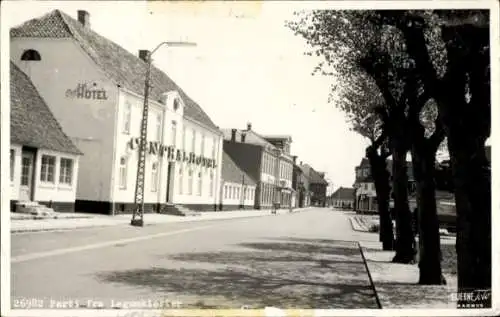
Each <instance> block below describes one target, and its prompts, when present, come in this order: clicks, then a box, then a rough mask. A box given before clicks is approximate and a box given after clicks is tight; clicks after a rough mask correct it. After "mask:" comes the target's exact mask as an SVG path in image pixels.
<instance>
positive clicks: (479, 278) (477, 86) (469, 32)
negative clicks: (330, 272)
mask: <svg viewBox="0 0 500 317" xmlns="http://www.w3.org/2000/svg"><path fill="white" fill-rule="evenodd" d="M296 17H297V18H296V19H294V21H289V22H287V26H288V27H289V28H290V29H292V30H293V31H294V32H295V33H296V34H298V35H300V36H302V37H304V38H305V39H306V41H307V43H308V44H309V45H310V47H311V48H312V50H311V51H309V52H307V54H309V55H312V54H316V55H317V56H320V57H323V59H322V60H323V62H321V63H320V64H319V65H318V67H317V68H316V69H315V73H320V74H322V75H325V76H334V77H335V78H336V79H337V80H336V83H335V84H334V85H332V91H331V94H330V98H329V99H330V100H331V101H335V104H336V105H337V106H338V107H339V108H340V109H341V110H342V111H344V112H345V113H346V115H347V117H348V118H349V120H350V122H351V124H352V128H353V130H354V131H356V132H358V133H360V134H361V135H363V136H365V137H367V138H369V139H370V140H371V145H370V146H369V147H368V148H367V149H366V156H367V158H368V159H369V161H370V165H371V172H372V175H373V177H374V181H375V188H376V194H377V201H378V209H379V210H378V211H379V214H380V224H381V230H380V232H381V241H382V244H383V248H384V250H393V249H394V250H395V256H394V258H393V261H394V262H398V263H412V262H413V261H414V260H415V259H414V258H415V254H416V250H415V237H414V233H413V230H412V224H411V212H410V209H409V207H408V205H409V204H408V189H407V182H408V179H407V170H406V169H407V166H406V165H407V163H406V157H407V153H411V157H412V163H413V164H412V166H413V172H414V176H415V180H416V183H417V191H416V197H417V206H418V221H417V223H418V224H419V226H418V233H419V248H418V253H419V259H418V262H419V270H420V279H419V283H420V284H442V283H445V280H444V278H443V276H442V272H441V261H440V256H441V253H440V237H439V223H438V217H437V211H436V197H435V190H436V182H435V175H436V173H437V172H439V173H441V174H443V173H445V172H444V171H443V170H442V169H440V170H439V171H436V165H435V162H436V152H437V150H438V148H439V146H440V145H442V144H445V146H446V147H447V148H448V151H449V154H450V162H451V178H452V184H449V182H448V183H447V184H445V185H446V186H447V188H449V189H451V188H453V191H454V193H455V202H456V212H457V242H456V251H457V259H458V264H457V265H458V267H457V274H458V288H459V291H464V290H470V289H476V290H479V289H491V198H490V197H491V186H490V181H491V175H490V169H489V163H488V161H487V158H486V154H485V142H486V140H487V138H488V137H489V135H490V126H491V123H490V108H491V104H490V56H489V11H487V10H432V11H429V10H428V11H422V10H420V11H418V10H391V11H383V10H382V11H355V10H349V11H347V10H346V11H334V10H316V11H307V12H297V13H296ZM445 139H446V142H445V143H443V141H444V140H445ZM389 156H392V160H393V167H392V168H393V170H392V175H393V180H392V186H393V193H394V208H395V220H396V239H395V241H394V237H393V234H392V222H391V217H390V215H389V193H390V185H389V173H388V171H387V165H386V159H387V158H388V157H389ZM445 183H446V182H445ZM438 185H440V186H441V185H443V184H438Z"/></svg>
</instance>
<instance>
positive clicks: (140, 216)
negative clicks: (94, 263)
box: [130, 42, 196, 227]
mask: <svg viewBox="0 0 500 317" xmlns="http://www.w3.org/2000/svg"><path fill="white" fill-rule="evenodd" d="M163 45H167V46H196V44H195V43H191V42H161V43H160V44H158V45H157V46H156V47H155V49H154V50H152V51H151V52H149V53H148V54H147V56H146V63H147V68H146V79H145V81H144V105H143V109H142V121H141V136H140V144H139V159H138V161H137V177H136V182H135V198H134V205H135V206H134V211H133V214H132V220H131V221H130V224H131V225H132V226H139V227H142V226H144V179H145V168H146V145H147V134H148V111H149V89H150V88H151V85H150V81H151V63H152V60H151V56H152V55H153V53H154V52H156V51H157V50H158V49H159V48H160V47H161V46H163ZM136 217H137V218H136Z"/></svg>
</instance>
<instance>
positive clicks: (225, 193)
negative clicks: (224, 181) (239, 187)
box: [224, 185, 227, 199]
mask: <svg viewBox="0 0 500 317" xmlns="http://www.w3.org/2000/svg"><path fill="white" fill-rule="evenodd" d="M224 198H225V199H227V185H224Z"/></svg>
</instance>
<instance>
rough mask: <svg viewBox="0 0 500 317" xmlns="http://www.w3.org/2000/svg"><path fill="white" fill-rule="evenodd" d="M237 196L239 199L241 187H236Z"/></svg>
mask: <svg viewBox="0 0 500 317" xmlns="http://www.w3.org/2000/svg"><path fill="white" fill-rule="evenodd" d="M236 198H237V199H239V198H240V188H239V187H236Z"/></svg>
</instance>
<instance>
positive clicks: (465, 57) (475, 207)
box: [440, 26, 491, 307]
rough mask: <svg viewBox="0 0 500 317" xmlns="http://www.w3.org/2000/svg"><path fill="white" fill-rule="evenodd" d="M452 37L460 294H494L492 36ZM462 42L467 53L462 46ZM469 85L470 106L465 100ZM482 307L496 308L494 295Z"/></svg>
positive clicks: (448, 99) (450, 102)
mask: <svg viewBox="0 0 500 317" xmlns="http://www.w3.org/2000/svg"><path fill="white" fill-rule="evenodd" d="M453 33H455V34H460V39H459V40H458V39H456V38H455V39H454V41H451V43H452V44H449V45H447V52H448V60H449V69H450V71H449V76H447V77H446V78H445V81H444V89H443V90H442V93H441V95H440V102H441V105H440V106H441V107H442V109H443V110H445V111H444V112H443V113H444V117H443V123H444V126H445V128H446V132H447V133H446V134H447V137H448V150H449V152H450V159H451V167H452V174H453V183H454V188H455V203H456V212H457V242H456V250H457V273H458V291H459V292H470V291H479V290H487V291H491V170H490V166H489V165H490V164H489V162H488V160H487V158H486V151H485V141H486V139H487V137H489V135H490V126H491V121H490V110H491V104H490V81H489V54H488V50H482V49H481V47H483V46H484V45H486V44H487V43H488V40H489V33H488V29H486V30H482V29H475V28H473V27H470V26H469V27H462V28H457V29H455V30H451V34H453ZM463 41H465V42H466V43H467V44H468V50H467V51H464V50H463V49H462V48H461V43H462V42H463ZM455 43H457V44H455ZM467 76H468V77H469V80H467ZM467 82H468V83H469V88H470V93H471V97H470V102H467V101H466V98H465V95H466V89H465V85H466V83H467ZM446 92H448V93H446ZM469 303H470V302H469ZM460 304H461V301H459V302H458V305H459V307H460ZM483 304H484V305H486V306H491V296H488V297H487V300H485V301H483Z"/></svg>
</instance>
